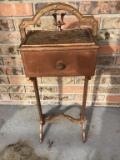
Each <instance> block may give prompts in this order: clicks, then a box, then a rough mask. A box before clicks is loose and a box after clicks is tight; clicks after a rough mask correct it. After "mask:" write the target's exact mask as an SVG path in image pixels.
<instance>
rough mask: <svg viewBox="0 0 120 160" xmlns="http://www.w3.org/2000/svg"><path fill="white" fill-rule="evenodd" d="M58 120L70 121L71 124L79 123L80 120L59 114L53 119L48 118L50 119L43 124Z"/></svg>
mask: <svg viewBox="0 0 120 160" xmlns="http://www.w3.org/2000/svg"><path fill="white" fill-rule="evenodd" d="M60 118H66V119H68V120H70V121H71V122H79V123H81V118H78V119H75V118H73V117H71V116H68V115H65V114H59V115H57V116H54V117H53V118H50V119H45V123H52V122H54V121H56V120H58V119H60Z"/></svg>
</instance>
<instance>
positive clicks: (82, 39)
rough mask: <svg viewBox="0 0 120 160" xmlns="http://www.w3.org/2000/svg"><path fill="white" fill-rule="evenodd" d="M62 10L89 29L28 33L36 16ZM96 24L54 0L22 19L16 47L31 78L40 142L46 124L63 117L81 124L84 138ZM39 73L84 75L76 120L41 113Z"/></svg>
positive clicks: (61, 115)
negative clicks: (37, 115) (28, 17)
mask: <svg viewBox="0 0 120 160" xmlns="http://www.w3.org/2000/svg"><path fill="white" fill-rule="evenodd" d="M59 9H64V10H67V11H69V12H71V13H72V14H74V15H75V16H76V17H77V18H78V19H79V20H80V21H81V22H82V21H87V22H90V23H91V25H92V28H93V30H92V32H91V31H90V30H89V29H78V30H64V31H61V30H60V32H58V31H32V32H29V33H28V34H27V35H26V33H25V28H26V27H27V26H28V25H30V24H36V23H37V21H38V19H39V18H40V17H41V16H42V15H43V14H44V13H46V12H48V11H51V10H59ZM97 26H98V23H97V21H96V20H95V19H94V17H92V16H90V17H85V16H82V15H81V14H80V13H79V12H78V11H77V10H76V9H75V8H73V7H71V6H69V5H67V4H63V3H53V4H50V5H48V6H46V7H44V8H43V9H41V10H40V11H39V12H38V13H37V14H36V15H35V16H34V17H33V19H31V20H25V21H23V22H22V23H21V25H20V33H21V38H22V39H21V40H22V43H21V45H20V47H19V50H20V52H21V56H22V60H23V64H24V69H25V73H26V76H27V77H30V79H31V80H32V81H33V85H34V90H35V95H36V99H37V106H38V112H39V116H40V142H42V131H43V125H44V124H45V123H52V122H53V121H55V120H58V119H59V118H66V119H68V120H70V121H72V122H79V123H80V124H81V125H82V139H83V142H85V141H86V134H85V120H84V115H85V107H86V99H87V88H88V81H89V80H90V78H91V76H93V75H94V72H95V66H96V55H97V50H98V48H99V46H98V45H97V44H96V41H95V37H94V36H95V35H96V34H97ZM40 76H58V77H60V76H85V83H84V93H83V105H82V112H81V114H80V118H79V119H75V118H73V117H71V116H68V115H65V114H60V115H57V116H54V117H52V118H50V119H48V118H46V117H45V116H44V115H43V114H42V108H41V103H40V98H39V92H38V85H37V77H40Z"/></svg>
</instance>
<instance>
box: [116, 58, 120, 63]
mask: <svg viewBox="0 0 120 160" xmlns="http://www.w3.org/2000/svg"><path fill="white" fill-rule="evenodd" d="M116 65H120V57H117V60H116Z"/></svg>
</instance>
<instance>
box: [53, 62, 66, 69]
mask: <svg viewBox="0 0 120 160" xmlns="http://www.w3.org/2000/svg"><path fill="white" fill-rule="evenodd" d="M65 67H66V65H65V64H64V63H63V61H58V62H57V63H56V65H55V68H56V69H57V70H63V69H64V68H65Z"/></svg>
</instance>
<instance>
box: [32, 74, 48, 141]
mask: <svg viewBox="0 0 120 160" xmlns="http://www.w3.org/2000/svg"><path fill="white" fill-rule="evenodd" d="M30 80H31V81H33V86H34V91H35V96H36V100H37V108H38V113H39V117H40V143H41V142H42V128H43V125H44V123H45V120H44V117H43V114H42V108H41V103H40V97H39V91H38V84H37V78H36V77H34V78H30Z"/></svg>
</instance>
